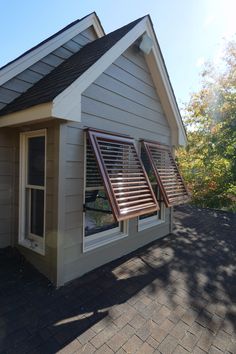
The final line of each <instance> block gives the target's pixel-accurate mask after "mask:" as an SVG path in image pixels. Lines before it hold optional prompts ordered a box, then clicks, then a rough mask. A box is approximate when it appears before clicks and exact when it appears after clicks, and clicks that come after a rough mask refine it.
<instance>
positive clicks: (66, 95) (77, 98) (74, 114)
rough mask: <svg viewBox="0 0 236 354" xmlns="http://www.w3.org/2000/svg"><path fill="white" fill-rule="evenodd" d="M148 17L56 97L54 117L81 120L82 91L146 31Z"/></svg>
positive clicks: (53, 109)
mask: <svg viewBox="0 0 236 354" xmlns="http://www.w3.org/2000/svg"><path fill="white" fill-rule="evenodd" d="M146 19H147V18H144V19H143V20H141V21H140V22H139V23H138V24H137V25H136V26H135V27H134V28H132V30H130V31H129V32H128V33H127V34H126V35H125V36H124V37H122V38H121V39H120V40H119V41H118V42H117V43H116V44H115V45H114V46H113V47H112V48H111V49H109V50H108V51H107V52H106V53H105V54H104V55H103V56H102V57H101V58H100V59H99V60H97V61H96V62H95V63H94V64H93V65H92V66H91V67H90V68H89V69H88V70H86V71H85V72H84V73H83V74H82V75H81V76H80V77H79V78H78V79H77V80H75V81H74V82H73V83H72V84H71V85H70V86H68V87H67V88H66V89H65V90H64V91H63V92H61V93H60V94H59V95H58V96H56V97H55V98H54V100H53V107H52V116H53V117H56V118H64V119H70V120H73V121H76V122H80V121H81V94H82V92H83V91H84V90H85V89H86V88H87V87H88V86H89V85H90V84H92V83H93V82H94V81H95V80H96V79H97V78H98V76H99V75H100V74H101V73H102V72H103V71H105V70H106V69H107V67H108V66H109V65H110V64H111V63H113V62H114V61H115V60H116V59H117V58H118V57H119V56H120V55H121V54H122V53H123V52H124V51H125V50H126V49H127V48H128V47H129V46H130V45H132V44H133V43H134V42H135V41H136V40H137V39H138V38H139V37H140V35H141V34H143V33H144V32H145V28H146V21H147V20H146Z"/></svg>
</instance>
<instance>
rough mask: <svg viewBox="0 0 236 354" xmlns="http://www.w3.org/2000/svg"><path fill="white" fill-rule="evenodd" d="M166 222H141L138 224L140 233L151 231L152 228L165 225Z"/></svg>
mask: <svg viewBox="0 0 236 354" xmlns="http://www.w3.org/2000/svg"><path fill="white" fill-rule="evenodd" d="M164 222H165V220H150V221H148V220H146V221H143V222H142V221H141V222H140V221H139V222H138V232H140V231H143V230H146V229H150V228H151V227H155V226H158V225H161V224H164Z"/></svg>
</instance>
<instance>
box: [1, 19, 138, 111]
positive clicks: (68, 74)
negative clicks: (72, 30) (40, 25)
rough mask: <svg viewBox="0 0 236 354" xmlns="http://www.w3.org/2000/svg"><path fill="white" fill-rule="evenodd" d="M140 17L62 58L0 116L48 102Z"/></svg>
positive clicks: (5, 108) (135, 23) (97, 58)
mask: <svg viewBox="0 0 236 354" xmlns="http://www.w3.org/2000/svg"><path fill="white" fill-rule="evenodd" d="M142 19H143V18H140V19H138V20H135V21H133V22H131V23H129V24H128V25H126V26H124V27H121V28H119V29H117V30H116V31H113V32H111V33H109V34H107V35H105V36H103V37H101V38H99V39H97V40H95V41H93V42H91V43H88V44H87V45H85V46H84V47H83V48H82V49H81V50H80V51H79V52H77V53H75V54H74V55H72V56H71V57H70V58H69V59H67V60H65V61H64V62H63V63H62V64H60V65H59V66H58V67H57V68H55V69H54V70H53V71H52V72H51V73H49V74H48V75H46V76H45V77H44V78H42V79H41V80H40V81H38V82H37V83H36V84H35V85H34V86H32V87H31V88H29V89H28V90H27V91H26V92H25V93H23V94H22V95H21V96H19V97H17V98H16V99H15V100H14V101H12V102H11V103H9V104H8V105H7V106H6V107H4V108H3V109H2V110H0V116H2V115H5V114H9V113H13V112H16V111H20V110H22V109H26V108H29V107H32V106H34V105H38V104H42V103H47V102H50V101H52V100H53V99H54V98H55V97H56V96H57V95H59V94H60V93H61V92H62V91H64V90H65V89H66V88H67V87H68V86H69V85H71V84H72V83H73V82H74V81H75V80H76V79H78V78H79V77H80V76H81V75H82V74H83V73H84V72H85V71H86V70H88V69H89V68H90V67H91V66H92V65H93V64H94V63H95V62H96V61H97V60H99V59H100V58H101V57H102V56H103V55H104V54H105V53H106V52H107V51H108V50H109V49H111V48H112V47H113V46H114V45H115V44H116V43H117V42H118V41H119V40H120V39H121V38H122V37H124V36H125V35H126V34H127V33H128V32H129V31H130V30H131V29H132V28H133V27H134V26H136V25H137V24H138V23H139V22H140V21H141V20H142Z"/></svg>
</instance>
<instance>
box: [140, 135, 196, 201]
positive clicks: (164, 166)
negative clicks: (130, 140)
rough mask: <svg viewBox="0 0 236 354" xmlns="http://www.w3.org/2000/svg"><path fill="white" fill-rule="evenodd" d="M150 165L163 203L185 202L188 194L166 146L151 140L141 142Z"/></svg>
mask: <svg viewBox="0 0 236 354" xmlns="http://www.w3.org/2000/svg"><path fill="white" fill-rule="evenodd" d="M143 145H144V148H145V151H146V153H147V156H148V158H149V160H150V163H151V165H152V168H153V171H154V174H155V176H156V179H157V183H158V185H159V187H160V190H161V194H162V196H163V199H164V202H165V205H166V206H167V207H171V206H174V205H178V204H182V203H186V202H188V201H189V199H190V198H189V194H188V191H187V188H186V186H185V184H184V181H183V179H182V177H181V175H180V172H179V170H178V167H177V165H176V163H175V160H174V157H173V156H172V153H171V150H170V148H169V147H168V146H166V145H162V144H159V143H153V142H147V141H144V142H143Z"/></svg>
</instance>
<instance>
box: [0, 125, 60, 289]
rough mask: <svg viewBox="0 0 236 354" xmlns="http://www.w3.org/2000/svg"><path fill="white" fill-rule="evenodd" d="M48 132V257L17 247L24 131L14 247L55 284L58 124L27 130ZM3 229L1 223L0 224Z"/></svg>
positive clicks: (16, 137) (16, 188) (16, 189)
mask: <svg viewBox="0 0 236 354" xmlns="http://www.w3.org/2000/svg"><path fill="white" fill-rule="evenodd" d="M38 129H46V130H47V170H46V175H47V179H46V235H45V242H46V245H45V256H41V255H40V254H37V253H36V252H34V251H32V250H30V249H28V248H26V247H23V246H20V245H18V210H19V198H18V196H19V140H20V132H22V131H24V128H19V129H14V143H15V150H16V153H15V156H14V159H15V183H14V200H13V209H14V213H13V216H12V232H13V239H14V245H15V246H16V247H18V249H19V250H20V252H21V253H22V254H23V255H24V256H25V257H26V259H28V260H29V261H30V262H31V263H32V264H33V265H34V266H35V267H36V268H37V269H38V270H39V271H40V272H41V273H43V274H45V275H46V276H47V277H48V278H49V279H50V280H51V281H53V282H55V283H56V278H57V209H58V140H59V127H58V124H57V123H55V122H47V123H42V124H34V125H32V126H28V127H27V130H38ZM0 225H1V223H0Z"/></svg>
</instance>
